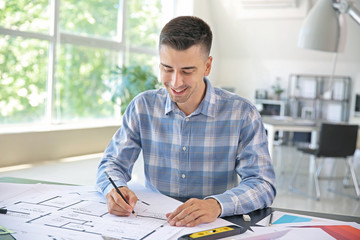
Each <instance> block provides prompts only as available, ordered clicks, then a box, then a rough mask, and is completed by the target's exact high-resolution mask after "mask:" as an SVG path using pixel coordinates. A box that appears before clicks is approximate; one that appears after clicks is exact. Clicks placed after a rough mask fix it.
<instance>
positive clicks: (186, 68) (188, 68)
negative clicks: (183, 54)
mask: <svg viewBox="0 0 360 240" xmlns="http://www.w3.org/2000/svg"><path fill="white" fill-rule="evenodd" d="M181 69H182V70H192V69H196V67H195V66H191V67H183V68H181Z"/></svg>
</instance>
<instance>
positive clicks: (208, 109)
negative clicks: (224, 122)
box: [165, 77, 216, 117]
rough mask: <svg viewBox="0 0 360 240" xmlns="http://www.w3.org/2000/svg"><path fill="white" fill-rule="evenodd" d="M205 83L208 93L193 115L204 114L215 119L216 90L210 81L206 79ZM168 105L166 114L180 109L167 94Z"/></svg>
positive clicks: (166, 104)
mask: <svg viewBox="0 0 360 240" xmlns="http://www.w3.org/2000/svg"><path fill="white" fill-rule="evenodd" d="M204 82H205V84H206V92H205V96H204V98H203V100H202V101H201V103H200V105H199V106H198V108H197V109H196V110H195V112H193V113H192V114H191V115H197V114H200V113H201V114H204V115H206V116H209V117H215V111H216V105H215V90H214V87H213V86H212V85H211V83H210V81H209V79H207V78H206V77H204ZM166 95H167V96H166V103H165V114H166V115H167V114H169V113H170V112H172V111H174V110H175V109H179V108H178V106H177V105H176V103H174V102H173V101H172V100H171V98H170V95H169V93H168V92H167V94H166Z"/></svg>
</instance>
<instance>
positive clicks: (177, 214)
mask: <svg viewBox="0 0 360 240" xmlns="http://www.w3.org/2000/svg"><path fill="white" fill-rule="evenodd" d="M220 214H221V206H220V204H219V203H218V201H216V200H215V199H214V198H209V199H206V200H200V199H196V198H192V199H189V200H188V201H186V202H185V203H184V204H182V205H181V206H179V207H178V208H177V209H176V210H175V211H174V212H172V213H168V214H166V217H167V220H168V222H169V223H170V225H171V226H177V227H182V226H186V227H194V226H197V225H199V224H201V223H209V222H213V221H215V220H216V219H217V218H218V217H219V216H220Z"/></svg>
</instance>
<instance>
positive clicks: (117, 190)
mask: <svg viewBox="0 0 360 240" xmlns="http://www.w3.org/2000/svg"><path fill="white" fill-rule="evenodd" d="M105 175H106V176H107V177H108V179H109V180H110V182H111V184H112V185H113V186H114V188H115V190H116V192H117V193H118V194H119V195H120V196H121V198H122V199H123V200H124V201H125V202H126V203H127V204H128V205H130V204H129V202H128V201H127V200H126V198H125V197H124V195H123V194H122V193H121V192H120V190H119V188H118V187H117V186H116V185H115V183H114V181H113V180H112V179H111V177H110V176H109V174H108V173H107V172H105ZM131 213H132V214H134V215H135V216H136V213H135V211H134V210H132V212H131Z"/></svg>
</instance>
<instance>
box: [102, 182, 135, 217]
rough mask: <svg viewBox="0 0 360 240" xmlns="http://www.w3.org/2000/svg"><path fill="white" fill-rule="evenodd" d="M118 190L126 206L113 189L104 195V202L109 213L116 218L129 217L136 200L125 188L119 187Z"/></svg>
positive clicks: (131, 192) (132, 193)
mask: <svg viewBox="0 0 360 240" xmlns="http://www.w3.org/2000/svg"><path fill="white" fill-rule="evenodd" d="M119 190H120V191H121V193H122V194H123V195H124V197H125V198H126V200H127V201H128V203H129V204H127V203H126V202H125V201H124V199H122V197H121V196H120V194H118V193H117V192H116V189H115V188H113V189H111V191H110V192H109V193H108V194H106V202H107V206H108V210H109V213H110V214H114V215H118V216H129V215H130V214H131V212H132V211H133V209H134V208H135V205H136V203H137V200H138V198H137V196H136V195H135V193H134V192H133V191H131V190H130V189H129V188H127V187H119Z"/></svg>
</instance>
